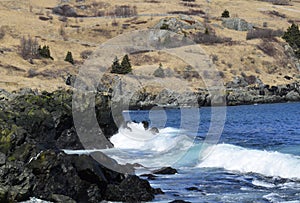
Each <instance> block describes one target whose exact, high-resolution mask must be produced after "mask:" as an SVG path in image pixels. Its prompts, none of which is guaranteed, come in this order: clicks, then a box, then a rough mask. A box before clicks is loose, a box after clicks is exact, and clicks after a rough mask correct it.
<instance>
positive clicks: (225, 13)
mask: <svg viewBox="0 0 300 203" xmlns="http://www.w3.org/2000/svg"><path fill="white" fill-rule="evenodd" d="M222 18H230V15H229V11H228V10H227V9H225V10H224V11H223V13H222Z"/></svg>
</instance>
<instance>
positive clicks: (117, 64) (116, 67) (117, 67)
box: [111, 57, 122, 74]
mask: <svg viewBox="0 0 300 203" xmlns="http://www.w3.org/2000/svg"><path fill="white" fill-rule="evenodd" d="M121 69H122V68H121V65H120V62H119V59H118V57H115V59H114V61H113V64H112V66H111V73H117V74H118V73H120V71H121Z"/></svg>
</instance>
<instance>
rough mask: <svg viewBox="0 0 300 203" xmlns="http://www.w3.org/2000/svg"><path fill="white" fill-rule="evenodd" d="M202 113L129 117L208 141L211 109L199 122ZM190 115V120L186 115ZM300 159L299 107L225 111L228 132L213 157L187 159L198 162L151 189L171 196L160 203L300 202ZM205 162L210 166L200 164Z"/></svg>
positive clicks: (140, 113) (161, 197)
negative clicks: (156, 189)
mask: <svg viewBox="0 0 300 203" xmlns="http://www.w3.org/2000/svg"><path fill="white" fill-rule="evenodd" d="M218 108H221V107H218ZM197 111H198V109H168V110H155V111H154V110H153V111H130V112H129V115H130V116H129V115H128V113H125V118H126V119H127V120H135V121H136V122H141V121H143V120H147V121H149V122H150V123H151V125H152V126H156V127H158V128H160V129H162V128H166V127H174V128H179V129H181V128H182V127H183V126H184V130H185V131H184V133H185V134H187V135H189V136H191V137H192V136H196V137H195V138H196V139H195V140H203V139H205V136H206V134H207V132H208V129H209V126H210V123H211V108H209V107H205V108H201V109H200V112H199V119H200V120H199V121H198V120H197V118H195V112H197ZM189 112H190V115H191V116H186V115H189ZM183 114H184V116H183ZM195 120H196V122H195ZM195 123H197V128H198V130H196V131H195ZM195 142H197V141H195ZM191 151H193V150H191ZM223 155H224V157H222V156H223ZM299 156H300V103H284V104H262V105H249V106H233V107H226V120H225V125H224V130H223V131H222V134H221V137H220V140H219V142H218V145H217V149H216V151H212V155H211V159H209V158H208V159H207V160H198V157H197V156H196V155H195V154H193V153H191V154H189V155H188V156H186V157H185V159H196V160H197V161H196V163H195V160H193V164H192V165H187V166H186V167H185V166H184V164H183V165H181V166H180V167H178V171H179V173H178V174H176V175H167V176H159V177H158V178H157V179H156V180H152V181H151V185H152V186H154V187H160V188H162V190H163V191H165V192H166V194H164V195H159V196H157V197H156V199H155V202H169V201H171V200H175V199H181V200H186V201H190V202H300V157H299ZM201 163H203V164H204V165H205V166H204V167H203V166H199V164H200V165H201ZM298 171H299V173H298ZM190 187H195V188H197V189H195V188H193V189H194V190H189V188H190Z"/></svg>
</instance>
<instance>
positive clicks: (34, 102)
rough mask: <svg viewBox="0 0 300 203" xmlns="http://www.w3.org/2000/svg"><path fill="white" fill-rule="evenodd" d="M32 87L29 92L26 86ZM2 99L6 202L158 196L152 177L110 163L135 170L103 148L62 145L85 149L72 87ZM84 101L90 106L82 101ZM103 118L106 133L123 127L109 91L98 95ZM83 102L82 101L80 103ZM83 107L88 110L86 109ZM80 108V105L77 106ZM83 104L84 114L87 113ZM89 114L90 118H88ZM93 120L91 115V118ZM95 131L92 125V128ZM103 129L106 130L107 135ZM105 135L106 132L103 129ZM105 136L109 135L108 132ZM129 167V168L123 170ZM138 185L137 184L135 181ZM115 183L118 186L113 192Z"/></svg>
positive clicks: (0, 169)
mask: <svg viewBox="0 0 300 203" xmlns="http://www.w3.org/2000/svg"><path fill="white" fill-rule="evenodd" d="M26 92H28V91H26ZM3 95H5V98H4V99H3V100H1V101H0V202H16V201H24V200H28V199H29V197H37V198H40V199H44V200H49V201H53V202H101V201H102V200H105V199H108V198H109V199H114V200H115V201H123V200H124V197H126V198H128V200H135V201H138V202H139V201H144V200H147V201H148V200H149V201H150V200H152V199H153V197H154V194H155V193H157V192H159V190H155V189H153V188H151V187H150V185H149V183H148V182H147V181H146V180H141V179H139V178H135V176H129V175H128V177H127V178H126V179H125V175H124V174H123V173H119V172H116V171H113V170H111V169H108V168H106V167H105V166H104V165H103V164H100V163H104V162H105V163H109V166H114V167H115V168H116V169H118V171H122V172H123V171H124V172H127V173H129V174H130V173H132V171H133V167H132V166H131V165H125V166H122V165H119V164H118V163H117V162H116V161H115V160H113V159H111V158H109V157H108V156H106V155H104V154H103V153H100V152H95V153H93V157H94V158H97V160H100V162H97V161H96V160H95V159H94V158H92V157H91V156H88V155H67V154H65V153H64V152H62V151H61V149H83V146H82V144H81V142H80V140H79V138H78V136H77V132H76V130H77V128H76V130H75V126H74V123H73V118H72V115H73V114H72V113H73V112H72V110H74V108H73V109H72V108H71V106H72V92H71V91H56V92H53V93H47V92H43V93H42V94H35V93H30V94H26V95H25V94H16V95H14V96H11V95H6V92H3ZM82 105H85V103H84V104H82ZM95 105H96V106H95V107H94V108H95V109H96V113H97V116H96V117H97V121H98V123H99V126H100V128H101V129H102V131H103V132H105V133H107V134H105V136H106V137H110V136H111V135H112V134H114V133H115V132H116V130H117V127H116V125H115V123H114V122H113V118H112V116H111V112H110V106H109V99H108V98H107V96H103V95H100V94H96V96H95ZM80 107H81V106H80ZM81 110H82V109H81ZM74 111H78V109H77V108H76V106H75V110H74ZM85 111H86V110H85V109H84V108H83V110H82V112H81V113H83V115H84V114H85V113H86V112H85ZM83 118H85V117H83ZM85 122H88V119H87V121H85ZM88 130H89V131H88V132H90V133H93V130H92V129H88ZM103 132H99V133H102V134H101V135H103ZM99 136H100V134H99ZM104 139H106V138H105V137H104ZM121 169H124V170H121ZM131 184H133V185H131ZM111 188H118V189H117V190H114V193H113V194H111V193H110V192H109V191H111Z"/></svg>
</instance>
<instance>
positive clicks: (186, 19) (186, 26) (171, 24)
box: [154, 15, 205, 33]
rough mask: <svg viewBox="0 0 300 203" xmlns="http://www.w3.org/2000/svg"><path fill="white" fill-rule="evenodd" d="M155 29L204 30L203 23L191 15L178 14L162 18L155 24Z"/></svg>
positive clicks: (173, 30)
mask: <svg viewBox="0 0 300 203" xmlns="http://www.w3.org/2000/svg"><path fill="white" fill-rule="evenodd" d="M154 28H155V29H165V30H170V31H172V32H176V33H181V32H182V31H183V30H186V31H188V30H198V31H204V30H205V27H204V25H203V24H202V23H201V22H199V21H198V20H196V19H194V18H193V17H191V16H186V15H180V16H179V17H177V18H176V17H171V18H163V19H161V20H160V21H159V22H158V23H157V24H156V25H155V26H154Z"/></svg>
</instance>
